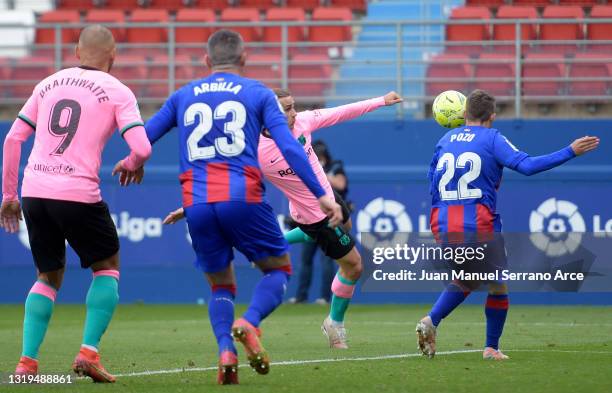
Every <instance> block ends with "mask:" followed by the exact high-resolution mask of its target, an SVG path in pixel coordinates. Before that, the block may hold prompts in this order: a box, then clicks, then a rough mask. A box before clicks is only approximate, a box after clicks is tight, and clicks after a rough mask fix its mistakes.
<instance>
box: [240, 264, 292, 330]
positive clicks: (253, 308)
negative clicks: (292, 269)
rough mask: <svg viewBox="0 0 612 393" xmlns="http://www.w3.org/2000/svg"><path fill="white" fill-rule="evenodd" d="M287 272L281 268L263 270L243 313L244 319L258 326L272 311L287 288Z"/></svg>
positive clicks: (281, 300) (280, 301)
mask: <svg viewBox="0 0 612 393" xmlns="http://www.w3.org/2000/svg"><path fill="white" fill-rule="evenodd" d="M287 281H289V274H288V273H287V272H286V271H284V270H281V269H272V270H268V271H266V272H265V274H264V276H263V278H262V279H261V281H259V284H257V287H255V292H254V293H253V299H252V300H251V304H249V308H248V309H247V310H246V312H245V313H244V319H246V320H247V321H249V322H250V323H251V324H252V325H253V326H255V327H258V326H259V324H260V323H261V321H262V320H264V319H265V318H266V317H267V316H268V315H270V314H271V313H272V311H274V310H275V309H276V308H277V307H278V306H280V304H281V303H282V302H283V295H284V294H285V291H286V289H287Z"/></svg>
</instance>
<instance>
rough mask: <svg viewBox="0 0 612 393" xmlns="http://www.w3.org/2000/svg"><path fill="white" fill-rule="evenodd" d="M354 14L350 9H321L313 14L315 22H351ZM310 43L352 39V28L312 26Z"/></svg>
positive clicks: (317, 9)
mask: <svg viewBox="0 0 612 393" xmlns="http://www.w3.org/2000/svg"><path fill="white" fill-rule="evenodd" d="M352 19H353V14H352V13H351V10H350V9H348V8H341V7H338V8H336V7H327V8H324V7H319V8H316V9H315V10H314V11H313V13H312V20H313V21H318V22H320V21H350V20H352ZM309 36H310V41H313V42H340V41H350V40H351V39H352V34H351V27H350V26H312V27H310V33H309Z"/></svg>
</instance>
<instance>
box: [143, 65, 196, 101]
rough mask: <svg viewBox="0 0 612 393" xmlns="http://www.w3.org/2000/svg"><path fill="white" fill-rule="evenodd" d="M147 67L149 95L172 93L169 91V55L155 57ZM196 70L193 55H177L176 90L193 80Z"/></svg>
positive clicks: (161, 95)
mask: <svg viewBox="0 0 612 393" xmlns="http://www.w3.org/2000/svg"><path fill="white" fill-rule="evenodd" d="M147 68H148V69H147V79H148V80H149V81H150V82H149V83H148V85H147V97H149V98H166V97H168V96H169V93H170V92H169V91H168V56H165V55H162V56H156V57H153V58H152V59H151V61H150V63H149V64H148V67H147ZM194 71H195V70H194V66H193V61H192V59H191V57H189V56H186V55H183V56H177V57H176V58H175V60H174V80H175V85H174V90H176V89H178V88H179V87H181V86H183V85H185V84H186V83H188V82H189V81H191V80H193V79H194V77H195V72H194ZM153 80H156V81H153Z"/></svg>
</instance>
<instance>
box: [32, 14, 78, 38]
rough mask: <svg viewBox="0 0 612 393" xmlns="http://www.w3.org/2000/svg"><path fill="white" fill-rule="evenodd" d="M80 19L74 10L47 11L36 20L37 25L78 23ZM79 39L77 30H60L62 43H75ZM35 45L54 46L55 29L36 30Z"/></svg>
mask: <svg viewBox="0 0 612 393" xmlns="http://www.w3.org/2000/svg"><path fill="white" fill-rule="evenodd" d="M80 21H81V17H80V16H79V12H78V11H76V10H57V11H49V12H46V13H44V14H42V15H41V16H40V18H38V23H58V24H66V23H79V22H80ZM78 38H79V29H78V28H72V29H71V28H63V29H62V43H63V44H69V43H72V42H77V40H78ZM36 43H37V44H54V43H55V29H54V28H39V29H37V30H36Z"/></svg>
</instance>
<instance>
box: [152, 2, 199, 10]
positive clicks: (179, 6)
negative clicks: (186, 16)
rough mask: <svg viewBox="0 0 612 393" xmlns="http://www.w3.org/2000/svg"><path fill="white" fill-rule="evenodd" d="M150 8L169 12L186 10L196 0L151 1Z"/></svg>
mask: <svg viewBox="0 0 612 393" xmlns="http://www.w3.org/2000/svg"><path fill="white" fill-rule="evenodd" d="M149 1H150V3H149V8H162V9H167V10H184V9H186V8H185V7H186V6H189V5H190V4H192V3H193V1H194V0H149Z"/></svg>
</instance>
